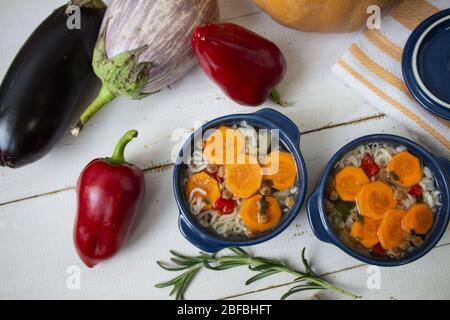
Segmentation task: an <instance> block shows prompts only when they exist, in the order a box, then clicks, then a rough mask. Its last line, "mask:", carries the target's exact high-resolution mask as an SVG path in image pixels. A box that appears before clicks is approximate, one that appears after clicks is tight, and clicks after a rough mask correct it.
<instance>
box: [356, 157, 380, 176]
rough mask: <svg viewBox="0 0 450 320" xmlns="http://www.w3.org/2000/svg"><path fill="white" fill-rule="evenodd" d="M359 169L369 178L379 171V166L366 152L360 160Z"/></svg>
mask: <svg viewBox="0 0 450 320" xmlns="http://www.w3.org/2000/svg"><path fill="white" fill-rule="evenodd" d="M361 169H363V170H364V172H365V173H366V175H367V176H368V177H369V178H370V177H373V176H376V175H377V174H378V173H379V172H380V167H379V166H378V165H377V164H376V163H375V161H374V160H373V158H372V156H371V155H370V154H368V153H367V154H366V155H365V156H364V158H363V160H362V162H361Z"/></svg>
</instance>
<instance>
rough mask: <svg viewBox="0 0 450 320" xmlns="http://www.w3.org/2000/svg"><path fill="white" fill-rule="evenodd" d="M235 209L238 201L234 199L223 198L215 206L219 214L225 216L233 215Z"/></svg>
mask: <svg viewBox="0 0 450 320" xmlns="http://www.w3.org/2000/svg"><path fill="white" fill-rule="evenodd" d="M235 207H236V201H234V200H233V199H224V198H222V197H220V198H219V199H217V201H216V203H215V205H214V208H215V209H217V210H219V212H220V213H221V214H223V215H226V214H230V213H233V211H234V208H235Z"/></svg>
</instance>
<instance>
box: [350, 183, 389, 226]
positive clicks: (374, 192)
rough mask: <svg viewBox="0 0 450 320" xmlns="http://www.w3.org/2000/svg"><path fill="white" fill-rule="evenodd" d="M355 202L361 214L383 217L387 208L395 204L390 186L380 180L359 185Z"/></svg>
mask: <svg viewBox="0 0 450 320" xmlns="http://www.w3.org/2000/svg"><path fill="white" fill-rule="evenodd" d="M356 202H357V205H358V209H359V212H360V214H361V215H362V216H365V217H369V218H372V219H377V220H380V219H383V217H384V214H385V213H386V211H388V210H389V209H394V208H395V207H396V206H397V201H395V198H394V191H393V190H392V188H391V187H390V186H389V185H388V184H386V183H384V182H381V181H376V182H372V183H368V184H366V185H364V186H362V187H361V190H360V191H359V193H358V195H357V196H356Z"/></svg>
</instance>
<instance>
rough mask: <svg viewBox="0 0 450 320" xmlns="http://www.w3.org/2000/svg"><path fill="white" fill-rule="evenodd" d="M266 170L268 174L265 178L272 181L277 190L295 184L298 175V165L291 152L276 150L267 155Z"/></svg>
mask: <svg viewBox="0 0 450 320" xmlns="http://www.w3.org/2000/svg"><path fill="white" fill-rule="evenodd" d="M264 170H267V171H268V174H267V175H265V176H264V180H270V181H272V187H273V188H275V189H277V190H286V189H289V188H291V187H293V186H294V184H295V179H296V177H297V166H296V164H295V161H294V157H293V155H292V154H291V153H289V152H285V151H274V152H272V153H270V154H269V155H268V156H267V161H266V163H265V165H264Z"/></svg>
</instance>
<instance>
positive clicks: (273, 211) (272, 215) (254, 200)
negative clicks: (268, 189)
mask: <svg viewBox="0 0 450 320" xmlns="http://www.w3.org/2000/svg"><path fill="white" fill-rule="evenodd" d="M262 198H263V196H262V195H260V194H258V195H256V196H254V197H251V198H249V199H247V200H245V201H244V202H243V203H242V205H241V211H240V216H241V219H242V221H243V222H244V224H245V226H246V227H247V228H248V229H250V230H252V231H257V232H263V231H266V230H270V229H273V228H274V227H275V226H276V225H277V224H278V223H279V222H280V219H281V209H280V205H279V203H278V200H277V199H276V198H275V197H264V199H265V201H266V204H267V207H266V210H265V215H266V217H267V222H266V223H261V222H260V219H258V214H259V212H260V204H259V203H258V202H259V201H261V199H262Z"/></svg>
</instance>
